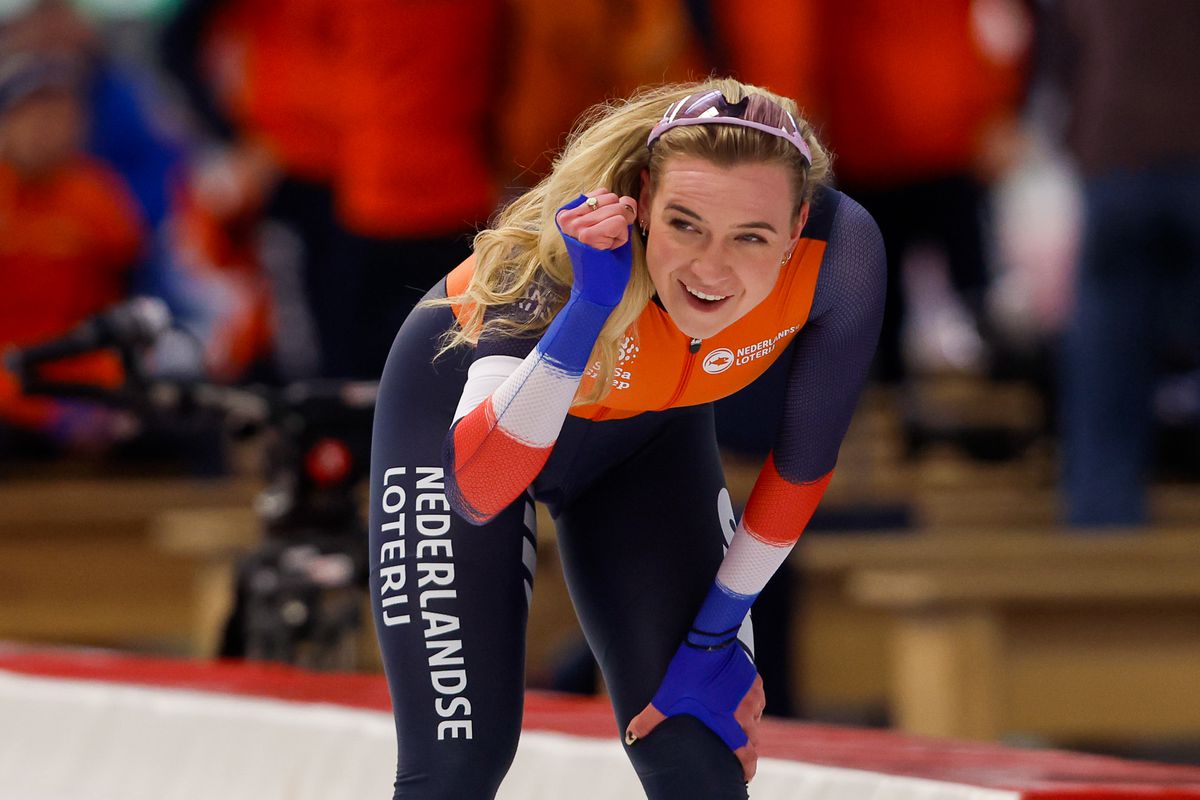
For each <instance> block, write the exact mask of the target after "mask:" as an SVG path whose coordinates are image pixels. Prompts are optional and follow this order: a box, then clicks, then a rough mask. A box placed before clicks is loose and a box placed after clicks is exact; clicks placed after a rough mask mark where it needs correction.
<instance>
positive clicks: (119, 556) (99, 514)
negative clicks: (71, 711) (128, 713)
mask: <svg viewBox="0 0 1200 800" xmlns="http://www.w3.org/2000/svg"><path fill="white" fill-rule="evenodd" d="M256 491H257V485H256V483H255V482H254V481H250V480H246V479H229V480H181V479H177V478H161V479H152V478H114V479H104V478H95V477H90V478H75V479H68V480H48V479H47V480H36V481H35V480H30V481H14V482H9V483H5V484H2V485H0V638H3V639H16V640H22V641H35V642H63V643H73V644H85V645H103V646H113V647H121V648H126V649H133V650H140V651H144V652H171V653H183V654H189V655H212V654H213V653H214V652H215V649H216V645H217V641H218V638H219V636H220V631H221V626H222V624H223V621H224V618H225V615H226V613H227V611H228V608H229V603H230V598H231V586H232V570H233V564H234V561H235V559H236V556H237V554H238V553H239V552H244V551H245V550H246V549H248V547H250V546H252V544H253V542H254V541H255V540H256V537H257V523H256V522H255V520H254V512H253V510H252V505H251V504H252V501H253V498H254V496H255V493H256Z"/></svg>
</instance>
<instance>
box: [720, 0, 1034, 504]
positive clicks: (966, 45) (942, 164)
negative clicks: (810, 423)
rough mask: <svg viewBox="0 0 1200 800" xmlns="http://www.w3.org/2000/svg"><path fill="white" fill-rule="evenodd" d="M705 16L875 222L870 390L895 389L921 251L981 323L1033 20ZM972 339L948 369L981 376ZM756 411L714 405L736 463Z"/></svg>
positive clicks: (791, 12) (802, 13)
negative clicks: (880, 306)
mask: <svg viewBox="0 0 1200 800" xmlns="http://www.w3.org/2000/svg"><path fill="white" fill-rule="evenodd" d="M711 7H712V14H713V16H714V18H715V20H716V24H715V25H714V26H713V27H714V30H715V31H716V32H717V36H718V37H719V40H720V41H719V42H718V45H717V47H716V48H714V49H715V50H716V52H719V53H721V54H722V56H723V57H724V58H726V59H727V60H728V62H729V64H730V66H731V67H732V69H733V70H734V71H735V73H736V74H737V75H738V77H740V78H741V79H743V80H747V81H750V82H753V83H758V84H761V85H765V86H768V87H771V88H773V89H775V90H776V91H780V92H784V93H789V94H791V95H792V96H794V97H796V98H797V99H798V100H799V101H800V102H801V103H802V104H803V105H805V106H806V112H807V113H808V115H809V116H810V117H811V118H812V119H814V120H817V121H818V124H820V125H821V126H822V132H823V135H824V136H825V137H826V139H827V141H828V142H829V143H830V146H831V149H832V150H833V153H834V155H835V158H836V160H835V162H834V173H835V175H836V178H837V180H838V183H839V188H841V189H842V190H843V191H845V192H846V193H847V194H849V195H850V196H851V197H853V198H855V199H856V200H858V201H859V202H860V203H862V204H863V206H865V207H866V208H867V210H869V211H870V212H871V214H872V215H873V216H874V218H875V220H876V221H877V222H878V223H879V226H880V230H881V232H882V234H883V238H884V243H885V245H886V247H887V256H888V268H889V269H888V293H887V306H886V312H885V317H884V323H883V330H882V333H881V336H880V343H879V350H878V354H877V356H876V377H877V378H879V379H881V380H883V381H885V382H888V383H896V382H900V381H902V380H903V379H904V378H905V376H906V372H907V363H906V358H905V347H904V338H905V337H904V333H905V327H906V323H908V324H910V325H911V323H912V320H911V319H906V315H905V283H906V282H905V280H904V277H905V276H904V274H903V269H904V267H905V265H906V262H908V263H910V264H911V265H912V266H917V264H915V263H912V262H913V256H914V255H918V256H919V255H921V253H922V248H923V247H928V246H932V248H935V249H936V250H937V251H940V252H939V253H938V254H939V255H941V256H943V257H944V262H945V264H946V266H947V268H948V272H949V278H950V282H951V284H952V285H953V288H954V289H955V290H956V292H957V296H958V299H959V300H961V304H962V306H964V307H965V309H966V310H967V311H968V312H970V315H971V316H972V319H971V320H970V322H972V323H975V324H976V325H978V324H979V323H980V322H981V321H982V319H983V309H984V301H985V294H986V290H987V288H988V280H989V274H988V267H987V263H986V258H985V253H986V249H987V248H986V230H985V223H986V220H987V216H988V203H987V201H988V192H989V187H990V184H991V182H992V181H993V180H995V178H996V177H997V176H998V175H999V174H1000V173H1001V172H1002V171H1004V170H1005V169H1007V168H1008V167H1009V166H1010V165H1011V163H1012V162H1013V161H1015V160H1016V158H1017V154H1018V153H1019V151H1020V142H1021V140H1022V136H1021V134H1020V133H1019V132H1018V131H1019V128H1018V124H1017V118H1018V111H1019V108H1020V105H1021V100H1022V96H1023V91H1024V87H1025V82H1026V72H1027V70H1028V66H1029V64H1028V62H1029V60H1030V58H1031V55H1032V52H1031V51H1032V43H1033V42H1032V37H1033V16H1032V13H1031V10H1030V8H1029V6H1028V5H1027V3H1026V2H1024V1H1023V0H845V2H838V3H827V2H822V1H821V0H762V2H759V3H755V4H753V5H749V6H747V5H745V4H741V3H736V2H733V0H712V2H711ZM926 260H929V259H926ZM924 272H928V271H924ZM924 272H920V273H918V274H917V277H919V276H922V275H924ZM973 328H974V326H970V325H968V326H967V330H966V331H962V330H961V329H960V331H959V332H960V336H959V340H960V341H958V343H957V345H956V346H955V347H954V348H949V347H947V348H944V349H943V351H942V354H943V360H944V361H945V362H947V363H948V364H950V365H951V366H957V367H973V366H978V365H979V364H978V361H979V360H980V357H981V356H982V353H981V352H980V348H981V344H982V342H981V339H980V337H979V335H978V333H977V331H976V330H974V329H973ZM972 343H973V344H974V346H972ZM783 378H784V373H783V371H782V370H775V371H773V372H769V373H768V374H767V375H765V376H764V377H763V379H761V380H760V381H759V383H762V384H763V391H766V390H768V387H769V384H770V383H771V382H772V381H774V382H779V381H782V380H783ZM756 385H757V384H756ZM742 395H746V396H745V398H743V397H742ZM752 404H753V397H752V393H751V394H746V393H741V394H739V395H738V396H737V397H735V398H730V400H729V401H726V402H725V404H724V405H718V407H717V424H718V429H719V431H721V432H722V440H723V442H725V443H726V444H729V445H732V446H733V447H734V448H735V449H738V450H742V451H746V452H750V453H754V452H759V451H761V452H765V451H766V449H767V448H768V447H769V442H770V441H771V440H772V437H773V431H774V425H775V420H773V419H769V418H764V417H763V416H762V415H760V414H753V413H748V412H749V411H750V409H751V408H752ZM906 416H907V417H908V418H907V419H906V420H905V423H906V431H907V433H908V434H909V437H910V445H915V444H916V443H918V442H919V441H920V439H919V437H920V436H922V435H923V434H924V433H925V432H924V431H922V430H920V428H919V425H918V421H917V419H916V418H915V417H916V411H915V410H910V411H907V412H906ZM746 420H754V421H755V423H756V424H755V425H753V426H747V425H746ZM890 516H891V514H890V512H889V517H890Z"/></svg>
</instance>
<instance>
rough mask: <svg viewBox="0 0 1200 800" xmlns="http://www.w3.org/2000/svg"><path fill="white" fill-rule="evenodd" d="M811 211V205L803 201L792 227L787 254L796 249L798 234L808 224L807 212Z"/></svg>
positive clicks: (798, 239)
mask: <svg viewBox="0 0 1200 800" xmlns="http://www.w3.org/2000/svg"><path fill="white" fill-rule="evenodd" d="M811 210H812V203H811V202H809V201H808V200H805V201H804V202H803V203H801V204H800V213H799V214H797V215H796V222H795V224H793V225H792V230H791V241H790V243H789V244H788V252H789V253H790V252H792V251H793V250H795V249H796V243H797V242H799V241H800V234H801V233H802V232H803V231H804V226H805V225H807V224H808V212H809V211H811Z"/></svg>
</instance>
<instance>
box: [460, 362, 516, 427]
mask: <svg viewBox="0 0 1200 800" xmlns="http://www.w3.org/2000/svg"><path fill="white" fill-rule="evenodd" d="M524 361H525V359H523V358H517V357H516V356H484V357H483V358H481V359H479V360H478V361H476V362H474V363H473V364H471V366H470V367H469V368H468V369H467V382H466V384H465V385H464V386H463V391H462V397H461V398H459V401H458V408H457V409H455V411H454V421H455V422H457V421H458V420H460V419H462V418H463V417H465V416H466V415H467V414H470V413H471V412H472V411H474V410H475V408H476V407H477V406H478V405H479V404H480V403H482V402H483V401H484V400H486V399H488V397H490V396H491V394H492V392H494V391H496V389H497V388H498V387H499V386H500V384H502V383H504V380H505V379H506V378H507V377H508V376H509V375H512V374H513V373H514V372H516V371H517V368H518V367H520V366H521V364H523V363H524Z"/></svg>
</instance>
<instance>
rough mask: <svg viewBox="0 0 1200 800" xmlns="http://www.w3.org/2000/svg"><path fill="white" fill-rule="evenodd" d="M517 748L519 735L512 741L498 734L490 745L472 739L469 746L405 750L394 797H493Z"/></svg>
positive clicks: (412, 799)
mask: <svg viewBox="0 0 1200 800" xmlns="http://www.w3.org/2000/svg"><path fill="white" fill-rule="evenodd" d="M499 739H505V741H502V742H501V741H498V740H499ZM403 747H404V743H403V741H401V748H403ZM516 749H517V742H516V738H515V737H513V738H512V739H511V741H508V740H507V737H495V739H493V740H492V741H491V744H489V745H487V746H485V745H483V744H482V743H480V742H468V743H465V746H456V747H454V748H453V749H448V750H446V751H439V752H437V753H428V752H426V753H423V754H420V755H418V754H416V753H410V754H409V755H411V756H413V757H411V758H406V757H405V753H404V752H401V756H400V763H399V766H398V768H397V770H396V784H395V794H394V795H393V798H394V800H476V798H478V800H491V798H493V797H495V795H496V792H497V791H498V790H499V788H500V782H501V781H502V780H503V779H504V776H505V774H506V773H507V772H508V768H509V766H510V765H511V764H512V760H513V756H514V755H515V754H516Z"/></svg>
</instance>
